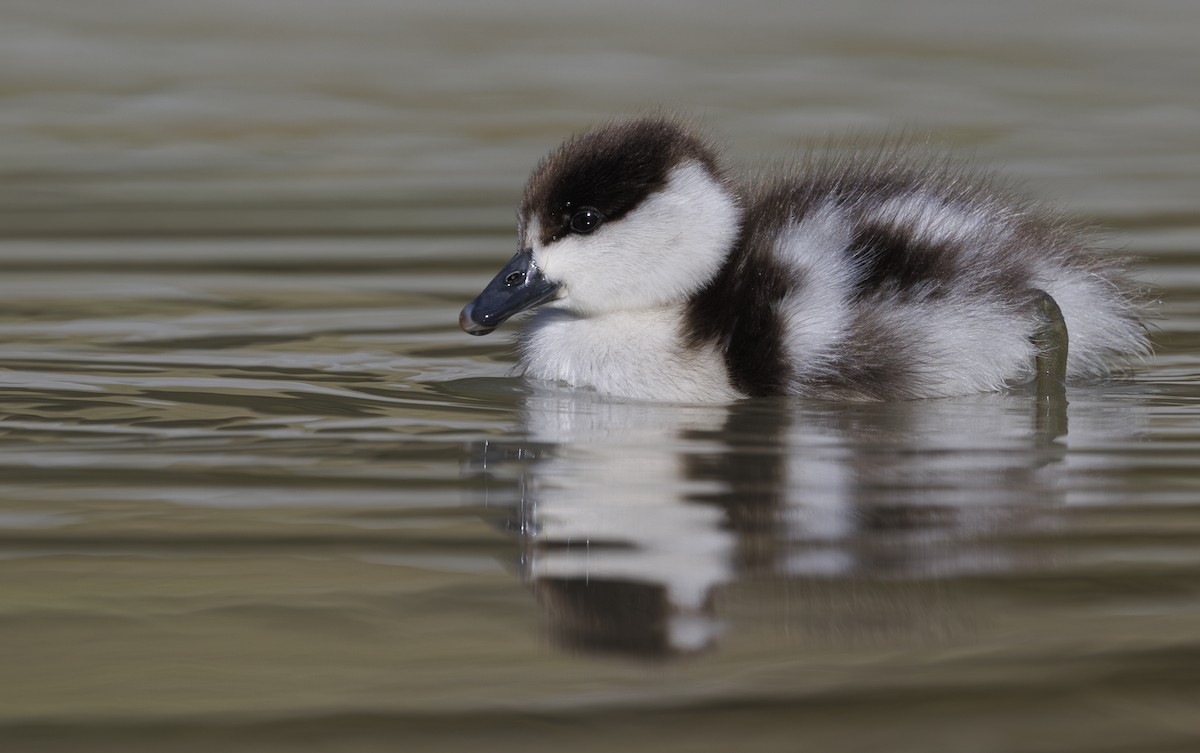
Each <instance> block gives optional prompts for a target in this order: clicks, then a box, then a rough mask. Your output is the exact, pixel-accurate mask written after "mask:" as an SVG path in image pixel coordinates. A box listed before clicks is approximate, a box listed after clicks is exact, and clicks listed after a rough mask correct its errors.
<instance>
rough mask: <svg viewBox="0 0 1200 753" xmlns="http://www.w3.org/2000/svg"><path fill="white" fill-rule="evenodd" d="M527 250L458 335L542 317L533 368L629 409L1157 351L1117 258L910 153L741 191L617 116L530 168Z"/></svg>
mask: <svg viewBox="0 0 1200 753" xmlns="http://www.w3.org/2000/svg"><path fill="white" fill-rule="evenodd" d="M518 238H519V249H520V250H519V251H518V252H517V254H516V255H515V256H514V257H513V258H512V259H511V260H510V261H509V262H508V264H507V265H506V266H505V267H504V268H503V269H501V270H500V272H499V274H497V275H496V277H495V278H494V279H493V280H492V281H491V282H490V283H489V284H488V285H487V287H486V288H485V289H484V290H483V292H482V293H480V294H479V296H478V297H477V298H475V300H473V301H472V302H471V303H469V304H467V306H466V307H465V308H464V309H463V310H462V314H461V315H460V317H459V324H460V326H461V327H462V329H463V330H465V331H466V332H468V333H470V334H472V335H486V334H488V333H489V332H492V331H493V330H494V329H495V328H496V327H497V326H499V325H500V324H501V323H502V322H503V321H505V320H506V319H508V318H509V317H511V316H513V315H514V314H517V313H519V312H522V311H526V310H529V309H536V311H535V313H534V314H533V316H532V318H531V320H530V321H529V322H528V325H527V326H526V328H525V331H524V333H523V335H521V337H520V339H519V349H520V358H521V362H522V364H523V365H524V368H525V374H526V375H527V376H528V377H531V378H534V379H540V380H549V381H554V382H560V383H565V384H567V385H573V386H577V387H584V388H590V389H593V390H596V391H599V392H601V393H607V394H610V395H614V396H620V397H625V398H632V399H641V400H656V401H677V402H699V403H703V402H725V401H732V400H737V399H741V398H747V397H761V396H780V395H790V396H797V397H806V398H819V399H833V400H892V399H912V398H931V397H943V396H951V395H963V394H969V393H975V392H986V391H995V390H1001V389H1005V388H1007V387H1011V386H1013V385H1018V384H1022V383H1026V382H1029V381H1031V380H1032V379H1033V378H1034V377H1036V376H1038V375H1039V374H1040V375H1041V376H1043V377H1045V376H1047V375H1048V376H1049V377H1051V378H1054V379H1058V378H1063V377H1066V378H1070V379H1083V378H1089V377H1098V376H1103V375H1106V374H1107V373H1108V372H1109V369H1110V367H1111V365H1112V363H1113V362H1114V361H1115V360H1120V359H1122V358H1128V357H1130V356H1136V355H1140V354H1143V353H1145V352H1146V351H1147V341H1146V334H1145V328H1144V326H1143V325H1142V322H1141V306H1140V304H1139V296H1138V294H1137V290H1136V288H1135V286H1134V284H1133V283H1132V281H1131V280H1130V279H1129V278H1128V277H1127V275H1126V272H1125V266H1124V264H1123V263H1122V262H1121V260H1119V259H1116V258H1113V257H1103V256H1099V255H1097V254H1095V253H1093V252H1092V251H1090V250H1089V249H1088V248H1087V245H1086V240H1085V236H1084V234H1082V233H1081V232H1080V231H1079V230H1078V229H1076V228H1074V227H1073V226H1072V225H1071V224H1070V223H1068V222H1066V221H1065V220H1064V219H1062V218H1061V217H1059V216H1057V215H1054V214H1053V213H1049V212H1047V211H1045V210H1043V209H1040V208H1038V207H1035V206H1034V205H1033V204H1032V203H1031V202H1029V201H1028V200H1025V199H1022V198H1020V197H1017V196H1013V195H1010V194H1009V193H1008V192H1006V191H1004V190H1001V189H1000V188H999V187H998V186H997V185H996V184H995V182H993V181H991V180H989V179H987V178H978V177H974V176H971V175H970V174H969V173H968V172H967V171H965V170H964V169H962V168H960V167H957V166H955V165H952V164H949V163H946V164H936V165H930V164H921V163H918V162H914V161H913V160H912V159H911V158H909V157H908V156H906V155H905V154H904V153H903V152H902V151H898V150H887V149H882V150H880V151H878V152H877V153H875V154H874V155H866V156H864V155H856V156H850V157H846V156H842V157H832V158H824V159H821V158H812V157H810V158H809V159H807V160H806V161H803V162H801V163H799V165H798V166H797V167H796V168H793V169H787V170H782V171H780V173H779V174H778V175H775V176H773V177H767V178H762V179H758V180H755V181H753V182H748V183H739V182H736V181H735V180H734V179H732V178H731V177H730V173H729V172H727V170H726V168H725V167H724V166H723V163H722V161H721V160H720V158H719V157H718V154H717V151H716V149H715V148H714V147H713V146H712V145H711V144H710V143H709V142H708V141H707V140H705V139H704V138H702V137H701V136H699V135H698V134H697V133H696V132H695V131H694V130H693V129H692V128H691V127H689V126H688V125H686V124H685V123H683V122H682V121H680V120H678V119H675V118H670V117H650V118H638V119H633V120H627V121H617V122H614V123H610V124H608V125H604V126H601V127H597V128H594V129H592V130H589V131H586V132H584V133H582V134H580V135H577V136H575V137H573V138H571V139H569V140H567V141H566V142H565V143H563V144H562V145H561V146H559V147H558V148H557V149H556V150H555V151H553V152H552V153H551V154H550V155H549V156H548V157H546V158H545V160H543V161H542V162H541V164H540V165H538V166H537V167H536V168H535V169H534V171H533V173H532V175H531V177H530V179H529V182H528V185H527V187H526V189H525V195H524V199H523V201H522V202H521V206H520V210H519V214H518ZM1068 336H1069V342H1070V347H1069V349H1068V348H1067V339H1068Z"/></svg>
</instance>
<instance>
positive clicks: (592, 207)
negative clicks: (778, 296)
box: [459, 118, 741, 335]
mask: <svg viewBox="0 0 1200 753" xmlns="http://www.w3.org/2000/svg"><path fill="white" fill-rule="evenodd" d="M740 215H741V210H740V208H739V206H738V201H737V198H736V196H735V194H734V192H733V191H732V190H731V188H730V185H729V183H728V182H727V181H726V178H725V176H724V173H723V171H722V169H721V167H720V165H719V164H718V161H717V157H716V153H715V152H714V150H713V149H712V148H711V147H710V146H709V145H708V144H707V143H705V142H704V141H703V140H702V139H700V138H698V137H697V136H696V135H695V134H693V133H692V132H690V131H689V130H688V129H687V128H685V127H684V126H683V125H682V124H680V123H679V122H677V121H674V120H671V119H665V118H647V119H640V120H633V121H628V122H620V123H615V124H611V125H608V126H604V127H601V128H597V129H595V130H591V131H587V132H585V133H583V134H581V135H578V136H576V137H574V138H572V139H570V140H568V141H567V142H565V143H564V144H562V145H561V146H560V147H559V148H558V149H556V150H555V151H554V152H552V153H551V154H550V155H549V156H548V157H546V159H544V160H543V161H542V163H541V164H540V165H538V167H537V168H536V169H534V171H533V174H532V175H531V176H530V179H529V183H528V185H527V186H526V188H525V198H524V200H523V201H522V202H521V208H520V211H519V214H518V235H519V241H520V249H521V250H520V251H518V252H517V254H516V256H514V257H513V258H512V260H511V261H509V263H508V264H507V265H506V266H505V267H504V268H503V269H501V270H500V272H499V274H497V275H496V277H495V278H494V279H493V280H492V281H491V282H490V283H489V284H488V286H487V287H486V288H485V289H484V290H483V292H482V293H480V294H479V296H478V297H477V298H476V299H475V300H474V301H472V302H471V303H469V304H467V306H466V308H464V309H463V311H462V314H461V315H460V316H459V325H460V326H461V327H462V328H463V330H465V331H466V332H469V333H470V334H472V335H486V334H488V333H489V332H491V331H493V330H494V329H495V328H496V327H497V326H499V325H500V323H501V322H503V321H504V320H505V319H508V318H509V317H510V316H512V315H514V314H517V313H519V312H521V311H526V310H528V309H531V308H534V307H536V306H541V305H550V306H554V307H557V308H561V309H565V310H567V311H570V312H572V313H574V314H576V315H579V316H597V315H603V314H605V313H609V312H613V311H629V310H639V309H651V308H656V307H661V306H666V305H669V304H671V303H674V302H677V301H681V300H683V299H685V298H687V297H688V296H690V295H691V294H693V293H695V292H697V291H698V290H699V289H700V288H702V287H703V286H704V284H705V283H706V282H708V281H709V280H710V279H712V277H713V276H714V275H716V273H717V271H718V270H719V269H720V267H721V264H722V263H723V262H724V260H725V258H726V256H727V255H728V253H729V250H730V248H731V247H732V245H733V243H734V241H735V239H736V236H737V233H738V225H739V223H740Z"/></svg>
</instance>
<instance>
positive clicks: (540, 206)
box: [521, 117, 723, 246]
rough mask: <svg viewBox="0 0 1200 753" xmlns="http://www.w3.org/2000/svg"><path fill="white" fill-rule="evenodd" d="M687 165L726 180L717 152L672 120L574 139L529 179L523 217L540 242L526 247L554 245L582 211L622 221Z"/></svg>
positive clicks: (631, 123) (644, 121) (609, 128)
mask: <svg viewBox="0 0 1200 753" xmlns="http://www.w3.org/2000/svg"><path fill="white" fill-rule="evenodd" d="M689 162H698V163H700V164H702V165H703V166H704V167H705V168H706V169H707V170H708V171H709V172H710V173H712V174H713V176H714V177H716V178H717V179H719V180H720V179H723V170H722V169H721V167H720V165H719V163H718V160H717V156H716V152H715V151H714V149H713V148H712V147H711V146H710V145H709V144H708V143H707V142H706V141H705V140H704V139H702V138H700V137H699V136H697V135H696V134H695V133H693V132H692V131H691V130H689V129H688V128H687V127H686V126H684V125H683V124H682V123H681V122H680V121H678V120H675V119H672V118H663V117H655V118H641V119H637V120H628V121H620V122H616V123H612V124H609V125H606V126H601V127H598V128H594V129H592V130H589V131H585V132H584V133H581V134H579V135H577V136H574V137H572V138H570V139H568V140H567V141H566V142H564V143H563V144H562V145H561V146H559V147H558V148H557V149H555V150H554V151H553V152H551V153H550V155H549V156H547V157H546V158H545V159H544V160H542V162H541V164H539V165H538V166H537V167H536V168H535V169H534V171H533V174H532V175H531V176H530V177H529V183H528V185H527V186H526V188H525V199H524V201H522V203H521V216H522V217H523V218H526V219H529V220H536V221H537V222H536V224H537V228H538V231H539V233H540V234H541V237H540V238H537V239H534V238H525V239H523V241H524V243H525V244H526V245H527V246H528V245H530V244H531V243H533V242H534V241H540V242H541V243H542V244H549V243H551V242H553V241H554V240H555V239H556V238H558V237H559V236H561V235H562V234H563V233H565V232H566V227H567V223H568V222H569V221H570V218H571V216H572V215H573V214H574V213H575V212H577V211H578V210H579V209H581V208H590V209H594V210H596V211H597V212H599V213H600V214H601V215H602V216H603V218H604V220H605V221H608V222H611V221H613V220H618V219H620V218H621V217H622V216H624V215H625V214H626V213H628V212H629V211H630V210H632V209H633V208H634V207H636V206H638V204H640V203H641V202H642V201H643V200H644V199H645V198H646V197H647V196H649V195H651V194H653V193H654V192H656V191H659V190H661V189H662V188H663V186H665V185H666V183H667V179H668V178H669V177H670V174H671V171H672V170H673V169H674V168H676V167H679V166H680V165H683V164H686V163H689Z"/></svg>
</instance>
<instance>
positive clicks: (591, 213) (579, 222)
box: [571, 209, 603, 233]
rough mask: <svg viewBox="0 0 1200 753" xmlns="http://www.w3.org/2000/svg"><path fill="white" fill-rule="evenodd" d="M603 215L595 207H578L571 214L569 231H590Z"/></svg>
mask: <svg viewBox="0 0 1200 753" xmlns="http://www.w3.org/2000/svg"><path fill="white" fill-rule="evenodd" d="M602 219H603V217H601V216H600V213H599V212H597V211H596V210H595V209H580V210H579V211H578V212H576V213H575V214H573V215H571V232H573V233H590V232H592V231H593V230H595V229H596V226H597V225H599V224H600V220H602Z"/></svg>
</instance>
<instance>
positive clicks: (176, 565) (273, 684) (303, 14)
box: [0, 0, 1200, 753]
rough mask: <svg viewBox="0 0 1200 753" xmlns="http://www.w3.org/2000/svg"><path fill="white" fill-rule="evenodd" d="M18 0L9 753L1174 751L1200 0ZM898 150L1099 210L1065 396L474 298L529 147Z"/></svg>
mask: <svg viewBox="0 0 1200 753" xmlns="http://www.w3.org/2000/svg"><path fill="white" fill-rule="evenodd" d="M991 5H992V6H995V7H990V8H984V7H982V4H980V6H979V7H974V6H973V5H972V4H964V3H958V2H951V0H924V1H922V2H909V3H835V2H817V3H811V4H807V5H805V6H804V7H797V8H784V7H775V6H773V5H772V4H768V3H765V2H751V3H739V4H737V5H736V6H727V5H726V4H718V3H704V4H683V3H668V4H662V5H657V6H654V8H653V9H645V8H642V7H641V4H637V3H627V2H616V3H606V4H604V5H602V6H598V5H597V6H592V7H590V8H589V9H586V10H584V9H572V8H562V7H559V6H558V4H555V3H546V2H533V1H530V2H518V3H509V4H504V5H503V7H502V8H501V7H499V6H498V5H497V4H493V3H482V2H480V3H445V2H436V3H435V2H428V3H424V4H420V3H405V4H400V3H392V2H383V0H350V2H343V3H338V4H333V3H322V2H317V1H316V0H302V1H301V2H293V3H284V2H282V0H255V1H253V2H233V1H232V0H228V1H224V0H222V1H221V2H214V3H205V4H183V3H170V2H168V3H162V2H152V1H151V0H107V1H106V2H105V3H89V2H83V0H68V1H67V2H58V3H45V2H41V0H38V1H37V2H35V1H34V0H0V750H4V751H10V750H11V751H22V752H23V751H55V752H59V751H82V750H86V751H92V750H96V751H122V752H124V751H155V752H157V751H168V752H174V751H212V750H229V751H254V752H256V753H257V752H260V751H265V752H270V751H317V750H329V751H376V750H422V751H423V750H431V751H437V750H446V751H462V750H481V749H487V750H492V751H509V750H512V751H516V750H520V751H540V750H572V751H577V750H578V751H591V750H597V751H599V750H612V749H618V750H629V751H635V750H659V751H672V750H679V751H707V750H711V751H725V750H731V749H741V750H754V751H759V750H762V751H767V750H771V751H774V750H778V751H809V750H812V751H885V750H886V751H918V752H921V753H936V752H939V751H946V752H948V753H951V752H954V753H957V752H960V751H1031V752H1033V751H1114V752H1115V751H1139V752H1145V751H1177V752H1179V753H1183V752H1184V751H1194V750H1200V638H1198V636H1200V211H1197V201H1198V197H1200V87H1197V85H1196V82H1197V81H1200V51H1198V50H1197V46H1196V44H1195V30H1196V29H1197V28H1200V5H1197V4H1195V3H1189V2H1182V1H1181V2H1174V3H1172V2H1163V1H1160V2H1153V1H1152V2H1139V3H1136V4H1135V3H1093V2H1058V3H1053V4H1044V3H1034V2H1015V3H1004V4H1001V3H993V4H991ZM660 105H665V106H668V107H674V108H681V109H686V110H688V111H689V112H692V113H694V114H696V115H698V116H700V117H702V118H703V119H704V121H705V122H706V123H707V124H708V125H709V126H710V127H711V128H712V129H713V130H714V131H716V132H717V133H718V134H720V135H721V137H722V138H724V139H725V140H726V141H727V142H728V143H729V145H730V150H731V153H732V155H733V156H734V158H735V159H736V160H737V161H740V162H742V163H746V164H755V163H758V162H760V161H762V160H763V159H764V158H765V157H767V156H769V155H774V154H786V153H788V152H789V151H792V150H796V149H802V148H804V147H805V146H807V145H811V144H814V143H819V142H820V141H821V139H823V138H825V137H826V136H827V135H829V134H833V135H836V136H840V135H844V134H846V133H848V132H853V133H861V134H867V135H872V134H880V133H884V132H888V131H894V130H907V131H909V132H910V133H918V134H924V133H932V134H935V135H934V136H933V137H931V140H932V141H934V142H935V143H937V144H940V145H942V146H943V147H945V148H948V149H951V150H953V151H955V152H957V153H959V154H962V155H965V156H967V157H970V158H973V159H976V160H977V161H979V162H981V163H985V164H990V165H995V166H998V167H999V168H1000V169H1001V170H1002V171H1003V173H1004V174H1005V175H1007V176H1011V177H1012V178H1014V179H1016V180H1019V181H1022V182H1023V183H1024V184H1025V185H1026V186H1028V187H1029V190H1030V191H1032V192H1033V193H1034V194H1036V195H1038V196H1042V197H1046V198H1051V199H1054V200H1056V201H1058V202H1059V203H1061V204H1063V205H1064V206H1066V207H1067V208H1068V209H1069V210H1070V211H1072V212H1074V213H1076V214H1078V215H1080V216H1084V217H1089V218H1092V219H1094V220H1096V221H1097V222H1099V223H1100V224H1101V225H1104V226H1106V227H1108V228H1110V229H1111V230H1112V231H1113V233H1112V237H1111V239H1110V240H1109V241H1108V245H1109V247H1111V248H1113V249H1117V248H1123V249H1125V250H1127V251H1128V252H1130V253H1133V254H1135V255H1136V256H1138V257H1139V259H1141V262H1140V265H1139V273H1138V274H1139V276H1140V277H1141V278H1142V279H1143V280H1145V281H1146V282H1147V283H1148V284H1153V285H1155V286H1157V289H1158V290H1159V291H1160V297H1161V306H1160V315H1161V316H1160V319H1159V320H1158V321H1157V322H1156V324H1155V335H1154V338H1155V343H1156V351H1157V353H1156V355H1155V357H1154V358H1152V359H1150V360H1148V361H1147V362H1145V363H1142V364H1138V365H1135V367H1134V368H1133V370H1132V371H1131V373H1130V374H1129V375H1128V376H1127V378H1123V379H1121V380H1118V381H1115V382H1112V383H1108V384H1101V385H1090V386H1082V387H1076V388H1073V389H1071V390H1070V391H1069V393H1068V397H1069V399H1070V406H1069V410H1068V415H1067V425H1066V427H1065V432H1064V431H1063V430H1062V429H1063V427H1061V426H1059V425H1058V424H1057V423H1056V422H1053V421H1052V422H1047V421H1046V420H1044V418H1040V417H1039V416H1038V415H1037V412H1036V411H1035V409H1034V405H1033V402H1032V401H1031V399H1030V396H1029V395H1027V394H1021V393H1014V394H1004V395H989V396H980V397H971V398H961V399H953V400H939V401H927V402H915V403H902V404H880V405H865V406H861V405H860V406H848V405H836V404H825V403H796V402H786V401H784V402H772V401H762V402H747V403H744V404H739V405H736V406H731V407H713V408H701V407H694V406H693V407H688V406H672V405H633V404H627V403H621V402H616V401H607V400H603V399H600V398H597V397H594V396H589V395H586V394H575V393H571V392H569V391H564V390H554V389H550V388H546V387H538V386H535V385H530V384H526V383H524V382H523V381H522V380H520V379H519V378H515V377H513V376H511V375H510V371H511V369H512V366H513V358H512V354H511V351H510V347H509V341H508V334H507V333H506V332H504V331H503V330H502V331H501V332H498V333H496V334H494V335H492V336H490V337H487V338H469V337H467V336H466V335H463V334H462V333H461V332H459V331H458V329H457V326H456V319H457V313H458V310H459V308H461V306H462V305H463V303H465V302H466V301H467V300H469V299H470V298H471V297H472V296H473V295H474V293H475V292H477V290H478V289H479V288H480V287H481V286H482V285H483V284H484V283H485V282H486V280H487V279H489V278H490V276H491V274H492V273H493V272H494V271H495V269H497V268H498V267H499V266H500V265H501V264H502V263H503V262H504V261H505V260H506V259H507V258H508V257H509V256H510V255H511V252H512V250H513V247H514V245H513V244H514V232H513V229H512V224H513V221H512V218H513V206H514V204H515V203H516V201H517V199H518V198H519V191H520V188H521V184H522V182H523V179H524V177H525V175H526V174H527V171H528V170H529V168H530V167H531V166H532V164H533V163H534V162H535V161H536V160H537V159H538V157H540V156H541V154H542V153H544V152H545V151H546V150H547V149H548V148H549V147H550V146H552V145H553V144H555V143H556V142H557V141H558V140H560V139H561V138H562V137H563V136H564V135H566V134H567V133H569V132H570V131H571V130H573V129H575V128H578V127H580V126H583V125H586V124H588V123H591V122H595V121H598V120H602V119H604V118H606V117H609V116H611V115H613V114H619V113H627V112H634V111H638V110H640V109H645V108H649V107H655V106H660Z"/></svg>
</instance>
